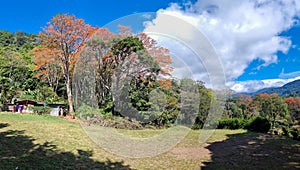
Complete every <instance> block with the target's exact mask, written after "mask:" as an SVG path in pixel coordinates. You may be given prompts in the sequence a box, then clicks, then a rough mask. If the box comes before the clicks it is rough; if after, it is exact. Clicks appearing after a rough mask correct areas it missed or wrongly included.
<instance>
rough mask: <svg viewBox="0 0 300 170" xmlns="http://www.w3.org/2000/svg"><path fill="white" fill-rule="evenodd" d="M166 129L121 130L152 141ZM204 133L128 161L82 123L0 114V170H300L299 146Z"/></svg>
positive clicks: (240, 133)
mask: <svg viewBox="0 0 300 170" xmlns="http://www.w3.org/2000/svg"><path fill="white" fill-rule="evenodd" d="M164 131H165V130H139V131H129V130H117V132H119V133H122V134H124V135H127V136H132V137H136V138H147V137H152V136H155V135H158V134H160V133H164ZM199 134H200V131H190V133H189V134H188V135H187V136H186V137H185V138H184V139H183V140H182V141H181V142H180V143H179V144H178V145H177V146H176V147H175V148H173V149H171V150H170V151H168V152H166V153H163V154H160V155H158V156H155V157H149V158H126V157H121V156H117V155H114V154H112V153H109V152H106V151H104V150H103V149H101V148H100V147H98V146H97V145H96V143H94V142H93V141H92V140H91V139H90V138H89V137H88V136H87V135H86V132H85V131H84V130H83V129H82V127H81V125H80V124H79V123H74V122H70V121H67V120H64V119H61V118H56V117H50V116H37V115H21V114H12V113H0V156H1V158H0V169H16V167H18V169H200V168H203V169H270V168H273V169H297V168H300V165H299V162H300V143H299V142H297V141H294V140H290V139H285V138H282V137H276V136H271V135H267V134H259V133H248V132H246V131H245V130H217V131H215V133H214V134H213V135H212V136H211V137H210V139H209V140H208V142H207V143H205V144H199V142H198V138H199Z"/></svg>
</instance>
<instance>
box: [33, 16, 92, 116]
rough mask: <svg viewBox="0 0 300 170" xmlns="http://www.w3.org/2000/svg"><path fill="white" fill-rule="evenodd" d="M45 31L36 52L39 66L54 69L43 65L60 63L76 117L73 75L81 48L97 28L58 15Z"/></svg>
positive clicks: (71, 106) (75, 19)
mask: <svg viewBox="0 0 300 170" xmlns="http://www.w3.org/2000/svg"><path fill="white" fill-rule="evenodd" d="M43 31H44V32H41V33H40V43H41V46H42V48H40V49H38V50H36V51H35V56H36V59H37V61H36V62H37V63H41V64H37V66H38V67H40V68H39V69H41V70H44V69H42V68H43V67H48V68H49V67H53V64H49V65H46V66H45V64H43V63H47V62H48V61H50V63H52V62H51V61H56V62H57V63H59V66H61V70H62V75H63V77H64V79H63V80H64V83H65V86H66V90H67V97H68V104H69V112H70V114H71V115H72V116H74V115H73V114H74V109H73V99H72V89H71V81H72V73H73V71H74V65H75V63H76V62H77V58H78V56H79V53H80V50H81V48H82V47H83V46H84V44H85V42H86V41H87V40H88V38H89V37H90V36H91V35H92V34H93V32H94V31H95V28H93V27H92V26H90V25H88V24H85V22H84V20H83V19H77V18H76V17H75V16H74V15H67V14H58V15H56V16H55V17H53V18H52V20H51V21H50V22H48V24H47V27H45V28H44V30H43ZM40 56H46V57H45V58H42V57H40ZM54 67H57V66H54ZM45 73H47V72H45ZM48 73H49V72H48Z"/></svg>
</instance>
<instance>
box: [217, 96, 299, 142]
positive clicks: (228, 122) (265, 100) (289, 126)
mask: <svg viewBox="0 0 300 170" xmlns="http://www.w3.org/2000/svg"><path fill="white" fill-rule="evenodd" d="M257 117H259V118H262V119H265V120H267V121H268V122H269V125H268V124H265V126H266V127H269V128H271V130H272V131H273V132H274V133H275V134H285V135H291V134H294V135H295V136H296V137H297V138H299V136H300V130H299V122H300V97H286V96H285V97H281V96H278V94H276V93H273V94H271V95H269V94H267V93H263V94H258V95H256V96H254V97H253V98H252V97H251V96H248V95H244V94H239V95H238V96H237V97H235V98H230V99H228V100H227V101H226V104H225V109H224V114H223V118H222V120H221V121H220V122H219V123H220V124H219V128H228V129H238V128H245V127H246V126H247V121H250V122H251V121H253V119H256V118H257ZM262 122H263V121H262ZM263 123H265V122H263ZM257 126H258V125H257ZM264 129H267V131H268V128H264ZM262 131H265V130H262Z"/></svg>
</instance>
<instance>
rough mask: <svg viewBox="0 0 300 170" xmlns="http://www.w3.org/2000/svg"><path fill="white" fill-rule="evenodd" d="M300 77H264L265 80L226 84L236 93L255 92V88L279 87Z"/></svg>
mask: <svg viewBox="0 0 300 170" xmlns="http://www.w3.org/2000/svg"><path fill="white" fill-rule="evenodd" d="M298 79H300V76H299V77H295V78H290V79H266V80H249V81H244V82H233V81H232V82H228V83H227V86H228V87H231V89H232V90H233V91H235V92H236V93H242V92H247V93H251V92H255V91H257V90H260V89H263V88H269V87H281V86H283V85H285V84H286V83H289V82H292V81H295V80H298Z"/></svg>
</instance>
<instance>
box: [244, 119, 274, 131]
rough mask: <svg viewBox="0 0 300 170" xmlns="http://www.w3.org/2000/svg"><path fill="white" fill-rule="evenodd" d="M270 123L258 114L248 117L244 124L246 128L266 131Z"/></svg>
mask: <svg viewBox="0 0 300 170" xmlns="http://www.w3.org/2000/svg"><path fill="white" fill-rule="evenodd" d="M270 128H271V123H270V122H269V121H268V120H267V119H266V118H262V117H260V116H257V117H254V118H252V119H250V120H249V121H248V123H247V125H246V129H248V130H251V131H255V132H262V133H266V132H268V131H269V130H270Z"/></svg>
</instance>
